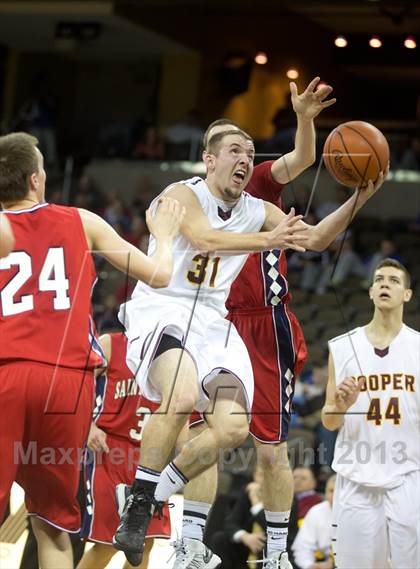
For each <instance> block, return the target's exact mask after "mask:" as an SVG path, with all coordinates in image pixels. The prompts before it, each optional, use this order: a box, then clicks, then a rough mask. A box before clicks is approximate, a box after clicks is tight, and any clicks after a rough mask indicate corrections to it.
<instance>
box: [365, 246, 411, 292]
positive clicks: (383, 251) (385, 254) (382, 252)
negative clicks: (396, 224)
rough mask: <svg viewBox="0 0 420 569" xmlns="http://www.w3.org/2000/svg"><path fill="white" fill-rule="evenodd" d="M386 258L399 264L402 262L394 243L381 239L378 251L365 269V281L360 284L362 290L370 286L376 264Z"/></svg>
mask: <svg viewBox="0 0 420 569" xmlns="http://www.w3.org/2000/svg"><path fill="white" fill-rule="evenodd" d="M387 258H391V259H395V260H396V261H399V262H400V263H401V262H402V261H403V259H402V257H401V255H400V254H399V253H398V251H397V246H396V245H395V243H394V241H392V239H382V241H381V243H380V246H379V251H377V252H376V253H374V254H373V256H372V258H371V259H370V261H369V263H368V266H367V268H366V279H365V280H364V281H363V283H362V284H363V287H364V288H366V289H367V288H369V287H370V286H371V285H372V280H373V274H374V272H375V268H376V267H377V265H378V263H380V261H382V260H383V259H387Z"/></svg>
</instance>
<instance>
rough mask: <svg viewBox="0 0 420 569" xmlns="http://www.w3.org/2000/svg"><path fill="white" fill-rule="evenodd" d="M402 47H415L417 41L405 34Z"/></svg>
mask: <svg viewBox="0 0 420 569" xmlns="http://www.w3.org/2000/svg"><path fill="white" fill-rule="evenodd" d="M404 47H406V48H407V49H416V47H417V42H416V40H415V39H414V38H413V36H407V37H406V38H405V40H404Z"/></svg>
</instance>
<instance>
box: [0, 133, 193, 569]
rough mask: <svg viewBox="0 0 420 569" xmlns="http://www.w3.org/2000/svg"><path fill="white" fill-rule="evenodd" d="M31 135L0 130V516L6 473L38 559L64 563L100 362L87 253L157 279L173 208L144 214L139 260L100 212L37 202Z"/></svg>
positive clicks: (167, 264)
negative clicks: (6, 247)
mask: <svg viewBox="0 0 420 569" xmlns="http://www.w3.org/2000/svg"><path fill="white" fill-rule="evenodd" d="M37 142H38V141H37V139H36V138H34V137H32V136H30V135H27V134H25V133H13V134H9V135H6V136H2V137H0V204H1V207H2V209H3V213H2V214H1V216H2V218H3V216H6V217H7V220H8V223H9V224H10V226H11V229H12V232H13V235H14V246H13V249H12V251H11V252H9V254H8V255H7V256H6V257H2V258H1V259H0V337H1V341H0V400H1V404H2V412H1V414H0V433H1V437H0V456H1V465H0V519H2V517H3V513H4V509H5V507H6V503H7V501H8V498H9V494H10V489H11V486H12V484H13V481H15V480H16V481H17V482H18V484H20V485H21V486H22V488H23V489H24V490H25V504H26V507H27V509H28V512H29V514H30V515H31V523H32V527H33V529H34V533H35V536H36V539H37V542H38V557H39V564H40V566H41V567H42V568H43V569H56V568H57V567H60V569H70V568H72V567H73V561H72V550H71V545H70V539H69V536H68V533H67V532H78V531H79V529H80V511H79V505H78V503H77V500H76V493H77V488H78V482H79V463H80V454H81V451H82V449H83V445H84V442H85V440H86V437H87V434H88V430H89V426H90V422H91V416H92V399H93V370H94V368H95V367H97V366H100V365H103V355H102V351H101V350H100V347H99V345H98V343H97V340H96V337H95V329H94V324H93V320H92V308H91V290H92V287H93V285H94V283H95V281H96V275H95V268H94V263H93V259H92V257H91V253H90V252H91V251H92V250H94V251H96V252H98V253H99V254H101V255H102V256H103V257H105V258H106V259H107V260H108V261H110V262H111V263H112V264H113V265H114V266H115V267H116V268H118V269H120V270H121V271H124V272H128V273H129V274H131V275H132V276H134V277H135V278H139V279H142V280H146V281H147V282H149V283H150V284H151V286H165V285H166V284H167V283H168V282H169V279H170V278H171V272H172V241H173V237H174V235H176V233H177V232H178V229H179V225H180V222H181V219H182V215H183V213H182V210H181V208H180V206H179V204H177V203H176V202H175V201H173V200H164V201H163V202H161V204H160V205H159V207H158V208H157V211H156V216H155V217H154V218H152V217H150V216H149V218H148V219H149V224H150V230H151V232H152V233H154V234H155V236H156V238H157V242H158V247H157V249H156V254H155V255H153V256H152V257H147V256H146V255H144V254H143V253H142V252H141V251H139V250H138V249H136V248H135V247H134V246H133V245H131V244H130V243H127V242H126V241H124V240H123V239H121V237H119V236H118V234H117V233H116V232H115V231H114V230H113V229H112V228H111V227H110V226H109V225H108V224H107V223H106V222H105V221H104V220H103V219H101V218H100V217H99V216H97V215H95V214H93V213H91V212H88V211H85V210H78V209H76V208H70V207H63V206H58V205H52V204H49V203H46V202H45V198H44V196H45V181H46V174H45V170H44V164H43V157H42V154H41V153H40V151H39V150H38V148H37ZM6 252H7V251H6Z"/></svg>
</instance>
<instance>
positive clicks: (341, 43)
mask: <svg viewBox="0 0 420 569" xmlns="http://www.w3.org/2000/svg"><path fill="white" fill-rule="evenodd" d="M347 43H348V42H347V40H346V38H345V37H344V36H337V37H336V38H335V40H334V44H335V45H336V47H346V45H347Z"/></svg>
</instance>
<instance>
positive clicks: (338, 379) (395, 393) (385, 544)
mask: <svg viewBox="0 0 420 569" xmlns="http://www.w3.org/2000/svg"><path fill="white" fill-rule="evenodd" d="M369 295H370V298H371V299H372V301H373V304H374V307H375V309H374V315H373V319H372V320H371V321H370V322H369V324H367V325H366V326H364V327H360V328H355V329H354V330H352V331H351V332H348V333H346V334H343V335H342V336H338V337H337V338H334V339H333V340H331V341H330V342H329V349H330V360H329V379H328V387H327V397H326V403H325V406H324V408H323V412H322V420H323V424H324V426H325V427H326V428H327V429H330V430H336V429H340V430H339V434H338V438H337V442H336V447H335V456H334V462H333V468H334V470H335V471H336V472H337V474H338V475H337V483H336V486H335V495H334V506H333V533H335V534H336V535H335V536H334V539H335V541H334V545H335V554H336V564H337V568H338V569H355V568H363V569H384V568H387V567H392V568H393V569H418V568H419V567H420V521H419V520H420V518H419V512H420V443H419V432H420V385H419V381H420V333H419V332H417V331H415V330H412V329H411V328H409V327H408V326H406V325H405V324H404V323H403V307H404V304H405V303H406V302H408V301H409V300H410V299H411V296H412V291H411V290H410V276H409V274H408V272H407V270H406V269H405V267H403V265H401V264H400V263H399V262H398V261H395V260H394V259H385V260H383V261H381V263H379V265H378V266H377V268H376V270H375V273H374V279H373V284H372V286H371V288H370V291H369Z"/></svg>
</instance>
